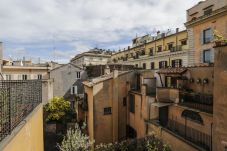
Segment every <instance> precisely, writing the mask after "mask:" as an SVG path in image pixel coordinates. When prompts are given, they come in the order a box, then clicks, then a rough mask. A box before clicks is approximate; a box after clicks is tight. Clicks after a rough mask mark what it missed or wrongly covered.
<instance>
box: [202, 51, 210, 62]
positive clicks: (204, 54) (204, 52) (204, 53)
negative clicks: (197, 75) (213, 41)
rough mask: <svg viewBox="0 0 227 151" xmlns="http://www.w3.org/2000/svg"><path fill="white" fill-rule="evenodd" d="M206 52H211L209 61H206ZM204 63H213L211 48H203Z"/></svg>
mask: <svg viewBox="0 0 227 151" xmlns="http://www.w3.org/2000/svg"><path fill="white" fill-rule="evenodd" d="M206 52H209V61H206ZM203 63H211V49H205V50H203Z"/></svg>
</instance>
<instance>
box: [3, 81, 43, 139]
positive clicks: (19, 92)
mask: <svg viewBox="0 0 227 151" xmlns="http://www.w3.org/2000/svg"><path fill="white" fill-rule="evenodd" d="M0 93H1V97H0V142H1V141H2V140H3V139H4V138H5V137H7V136H8V135H10V134H11V133H12V131H13V130H14V129H15V128H16V127H17V126H19V125H20V123H21V122H22V121H24V119H25V118H26V117H27V116H28V115H29V114H30V113H31V112H32V111H33V110H34V109H35V108H36V107H37V106H38V105H39V104H40V103H41V102H42V81H41V80H26V81H23V80H19V81H15V80H10V81H8V80H3V81H0Z"/></svg>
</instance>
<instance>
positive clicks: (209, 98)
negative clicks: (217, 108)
mask: <svg viewBox="0 0 227 151" xmlns="http://www.w3.org/2000/svg"><path fill="white" fill-rule="evenodd" d="M179 104H180V105H182V106H187V107H190V108H194V109H197V110H201V111H204V112H207V113H213V95H211V94H202V93H191V92H180V103H179Z"/></svg>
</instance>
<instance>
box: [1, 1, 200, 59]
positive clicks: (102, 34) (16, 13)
mask: <svg viewBox="0 0 227 151" xmlns="http://www.w3.org/2000/svg"><path fill="white" fill-rule="evenodd" d="M198 1H199V0H190V1H186V0H159V1H157V0H64V1H62V0H23V1H21V0H1V5H0V29H1V30H0V41H3V42H4V41H9V42H11V43H20V44H23V43H26V44H30V45H31V46H32V45H33V43H38V44H39V45H40V46H39V47H41V46H42V45H43V44H44V43H45V45H46V43H49V44H50V43H52V42H53V39H54V41H55V43H60V42H61V43H62V42H63V43H64V44H66V45H69V46H71V47H72V49H74V51H73V50H70V52H72V51H73V52H74V53H75V54H76V52H77V53H78V52H81V51H84V50H86V49H87V48H90V47H94V45H96V44H97V45H104V44H105V45H109V46H110V47H111V48H112V47H114V46H113V44H114V45H116V46H115V48H116V49H117V48H118V47H119V45H122V44H119V45H118V44H117V42H119V41H120V40H122V39H124V38H129V37H131V38H133V37H134V36H135V35H136V33H137V34H138V35H142V34H145V33H147V32H149V33H150V32H152V31H153V30H154V29H157V30H159V29H161V30H166V29H167V28H176V27H183V23H184V22H185V20H186V9H188V8H190V7H191V6H192V5H194V4H196V3H197V2H198ZM127 40H128V39H127ZM128 42H130V41H128ZM128 42H123V43H128ZM35 47H37V45H35ZM68 55H71V53H69V54H68ZM68 57H69V56H68Z"/></svg>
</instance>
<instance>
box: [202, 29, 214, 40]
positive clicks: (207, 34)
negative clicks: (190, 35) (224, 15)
mask: <svg viewBox="0 0 227 151" xmlns="http://www.w3.org/2000/svg"><path fill="white" fill-rule="evenodd" d="M212 39H213V34H212V29H211V28H209V29H205V30H203V36H202V43H203V44H206V43H210V42H211V41H212Z"/></svg>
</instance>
